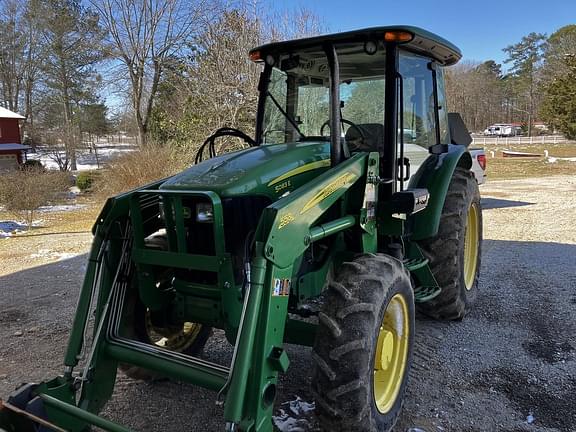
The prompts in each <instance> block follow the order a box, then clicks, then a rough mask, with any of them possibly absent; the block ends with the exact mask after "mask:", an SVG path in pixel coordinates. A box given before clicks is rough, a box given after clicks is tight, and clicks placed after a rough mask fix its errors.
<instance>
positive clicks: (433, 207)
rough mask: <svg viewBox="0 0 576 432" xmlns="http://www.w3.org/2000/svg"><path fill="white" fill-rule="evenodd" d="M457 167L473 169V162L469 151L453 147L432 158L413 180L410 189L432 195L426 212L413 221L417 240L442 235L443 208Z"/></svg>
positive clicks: (460, 147)
mask: <svg viewBox="0 0 576 432" xmlns="http://www.w3.org/2000/svg"><path fill="white" fill-rule="evenodd" d="M457 166H462V167H464V168H468V169H469V168H471V167H472V158H471V156H470V153H468V149H467V148H466V147H464V146H462V145H453V144H450V145H449V146H448V152H447V153H442V154H440V155H430V156H429V157H428V158H427V159H426V160H425V161H424V163H423V164H422V165H421V166H420V168H419V169H418V171H417V172H416V173H415V174H414V176H413V177H412V178H411V179H410V183H409V185H408V187H409V188H426V189H428V192H429V193H430V199H429V201H428V206H427V207H426V209H425V210H423V211H421V212H419V213H416V214H415V215H414V216H412V218H411V219H410V223H411V225H410V226H411V228H412V229H411V231H412V239H413V240H423V239H426V238H430V237H434V236H435V235H436V234H437V233H438V228H439V226H440V218H441V216H442V208H443V207H444V201H445V200H446V195H447V193H448V187H449V186H450V181H451V180H452V176H453V175H454V171H455V170H456V167H457Z"/></svg>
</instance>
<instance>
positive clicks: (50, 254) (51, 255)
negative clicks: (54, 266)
mask: <svg viewBox="0 0 576 432" xmlns="http://www.w3.org/2000/svg"><path fill="white" fill-rule="evenodd" d="M77 255H79V254H78V253H70V252H56V251H53V250H50V249H40V250H39V251H38V252H36V253H33V254H31V255H30V258H44V259H51V260H54V259H55V260H57V261H64V260H67V259H69V258H73V257H75V256H77Z"/></svg>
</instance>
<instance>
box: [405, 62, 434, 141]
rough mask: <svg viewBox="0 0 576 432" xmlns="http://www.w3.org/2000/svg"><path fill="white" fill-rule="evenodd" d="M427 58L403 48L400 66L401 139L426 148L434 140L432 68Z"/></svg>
mask: <svg viewBox="0 0 576 432" xmlns="http://www.w3.org/2000/svg"><path fill="white" fill-rule="evenodd" d="M429 61H430V60H429V59H427V58H424V57H420V56H417V55H415V54H411V53H408V52H402V54H401V55H400V67H399V70H400V74H401V75H402V77H403V93H404V94H403V96H404V98H403V101H402V120H403V125H402V126H401V127H402V129H403V130H402V134H403V137H404V143H405V144H416V145H419V146H421V147H425V148H427V147H430V146H431V145H434V144H436V142H435V141H436V130H435V127H436V121H435V116H434V87H433V79H432V71H431V70H430V69H429V68H428V63H429ZM399 127H400V125H399ZM399 132H400V131H399Z"/></svg>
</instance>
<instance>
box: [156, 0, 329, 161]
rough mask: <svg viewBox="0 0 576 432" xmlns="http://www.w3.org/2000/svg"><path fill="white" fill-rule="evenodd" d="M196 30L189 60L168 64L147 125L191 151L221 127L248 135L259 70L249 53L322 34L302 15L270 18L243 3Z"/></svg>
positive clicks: (229, 142)
mask: <svg viewBox="0 0 576 432" xmlns="http://www.w3.org/2000/svg"><path fill="white" fill-rule="evenodd" d="M200 24H201V25H200V29H201V30H200V31H199V32H198V34H197V35H195V36H194V38H193V44H194V48H195V50H194V52H193V53H192V54H193V55H190V56H186V57H182V58H175V59H172V62H171V63H170V64H169V65H168V67H167V69H166V75H165V77H163V79H162V81H161V85H160V92H159V95H158V101H159V103H158V104H156V106H155V108H154V111H153V122H152V125H151V126H152V130H151V134H152V136H153V137H154V138H156V139H157V140H159V141H170V142H173V143H176V144H178V145H181V146H183V147H195V145H197V144H199V143H200V142H202V141H203V140H204V139H205V138H206V137H207V136H208V135H210V134H212V133H213V132H214V131H216V130H217V129H219V128H221V127H233V128H238V129H241V130H242V131H244V132H246V133H247V134H249V135H250V134H251V133H253V131H254V123H255V113H256V104H257V99H258V81H259V78H260V72H261V70H262V66H261V65H259V64H255V63H254V62H252V61H250V59H249V58H248V52H249V50H250V49H252V48H255V47H256V46H258V45H261V44H264V43H266V42H269V41H273V40H283V39H290V38H296V37H305V36H311V35H314V34H318V33H319V32H320V30H321V25H320V23H319V19H318V18H317V17H316V15H314V14H312V13H311V12H309V11H308V10H306V9H297V10H295V11H288V12H279V13H275V14H273V15H271V14H269V13H267V10H266V9H264V8H263V7H262V5H260V4H259V3H253V2H248V1H244V2H237V3H235V4H234V7H232V8H226V9H225V10H224V11H222V12H221V13H220V14H219V15H218V16H217V17H216V19H214V18H212V17H210V16H204V17H201V21H200ZM278 115H279V116H281V114H280V113H279V112H278ZM219 143H220V146H219V147H226V149H227V150H233V149H237V148H238V147H239V145H242V144H241V143H236V142H235V140H234V139H227V138H224V139H222V140H221V141H219Z"/></svg>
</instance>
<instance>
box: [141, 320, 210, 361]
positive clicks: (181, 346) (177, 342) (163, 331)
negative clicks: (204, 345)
mask: <svg viewBox="0 0 576 432" xmlns="http://www.w3.org/2000/svg"><path fill="white" fill-rule="evenodd" d="M200 330H202V324H198V323H193V322H185V323H183V324H182V327H181V328H175V327H172V328H160V327H154V326H153V325H152V320H151V319H150V312H148V311H147V312H146V332H147V333H148V337H149V338H150V341H151V342H152V343H153V344H154V345H156V346H159V347H162V348H167V349H169V350H171V351H176V352H183V351H184V350H186V349H187V348H189V347H190V346H191V345H192V344H193V343H194V341H195V340H196V338H197V337H198V333H200Z"/></svg>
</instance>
